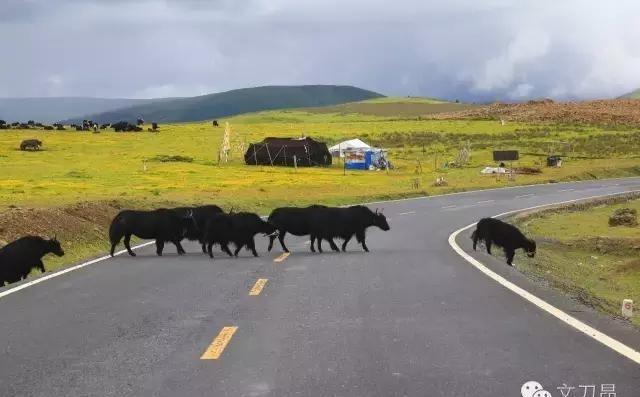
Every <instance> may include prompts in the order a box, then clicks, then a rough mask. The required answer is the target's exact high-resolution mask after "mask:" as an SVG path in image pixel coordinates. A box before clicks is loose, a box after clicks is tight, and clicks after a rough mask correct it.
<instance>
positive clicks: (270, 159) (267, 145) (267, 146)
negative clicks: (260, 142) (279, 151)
mask: <svg viewBox="0 0 640 397" xmlns="http://www.w3.org/2000/svg"><path fill="white" fill-rule="evenodd" d="M264 146H265V147H266V148H267V154H268V155H269V162H270V163H271V166H272V167H273V159H272V158H271V152H269V144H268V143H265V144H264Z"/></svg>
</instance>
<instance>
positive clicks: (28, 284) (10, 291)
mask: <svg viewBox="0 0 640 397" xmlns="http://www.w3.org/2000/svg"><path fill="white" fill-rule="evenodd" d="M154 243H155V241H148V242H146V243H142V244H139V245H136V246H134V247H131V249H134V250H136V249H138V248H142V247H146V246H148V245H151V244H154ZM125 252H127V250H122V251H118V252H116V253H115V254H114V256H117V255H122V254H124V253H125ZM109 258H111V256H109V255H105V256H101V257H100V258H96V259H92V260H90V261H88V262H84V263H80V264H79V265H75V266H71V267H67V268H66V269H62V270H60V271H57V272H55V273H51V274H47V275H46V276H42V277H40V278H37V279H35V280H31V281H27V282H26V283H24V284H20V285H18V286H17V287H13V288H10V289H8V290H6V291H2V292H0V298H3V297H5V296H7V295H10V294H13V293H15V292H18V291H20V290H21V289H25V288H27V287H31V286H32V285H36V284H40V283H42V282H44V281H47V280H49V279H52V278H54V277H58V276H62V275H63V274H65V273H69V272H72V271H74V270H78V269H82V268H83V267H86V266H89V265H93V264H94V263H98V262H102V261H105V260H107V259H109Z"/></svg>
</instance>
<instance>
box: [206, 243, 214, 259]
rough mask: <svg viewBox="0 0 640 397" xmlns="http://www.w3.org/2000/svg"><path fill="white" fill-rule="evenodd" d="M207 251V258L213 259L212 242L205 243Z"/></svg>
mask: <svg viewBox="0 0 640 397" xmlns="http://www.w3.org/2000/svg"><path fill="white" fill-rule="evenodd" d="M207 252H208V253H209V258H211V259H213V243H208V244H207Z"/></svg>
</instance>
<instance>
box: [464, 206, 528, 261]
mask: <svg viewBox="0 0 640 397" xmlns="http://www.w3.org/2000/svg"><path fill="white" fill-rule="evenodd" d="M471 239H472V240H473V249H474V251H475V249H476V246H477V244H478V241H479V240H482V241H484V243H485V245H486V247H487V253H488V254H489V255H491V246H492V245H493V244H495V245H497V246H498V247H502V248H503V249H504V253H505V255H506V256H507V264H508V265H509V266H513V257H514V255H515V253H516V249H518V248H522V249H524V251H525V252H526V253H527V256H528V257H529V258H533V257H534V256H535V254H536V242H535V241H533V240H531V239H528V238H526V237H525V236H524V234H522V232H521V231H520V230H519V229H518V228H517V227H515V226H513V225H510V224H508V223H505V222H503V221H501V220H499V219H495V218H483V219H480V221H479V222H478V225H477V226H476V230H475V231H474V232H473V233H472V234H471Z"/></svg>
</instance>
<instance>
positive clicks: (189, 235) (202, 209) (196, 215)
mask: <svg viewBox="0 0 640 397" xmlns="http://www.w3.org/2000/svg"><path fill="white" fill-rule="evenodd" d="M173 210H174V211H175V212H176V214H178V215H179V216H182V217H184V216H187V215H188V214H189V213H191V214H192V216H193V220H194V222H193V223H192V224H190V226H189V228H188V229H187V232H186V233H185V235H184V238H186V239H187V240H190V241H198V242H199V243H200V244H201V245H202V252H203V253H206V252H207V248H206V244H205V241H204V230H205V228H206V227H207V220H208V219H209V218H211V217H212V216H214V215H216V214H222V213H223V211H222V208H220V207H218V206H217V205H213V204H212V205H202V206H198V207H178V208H174V209H173Z"/></svg>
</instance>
